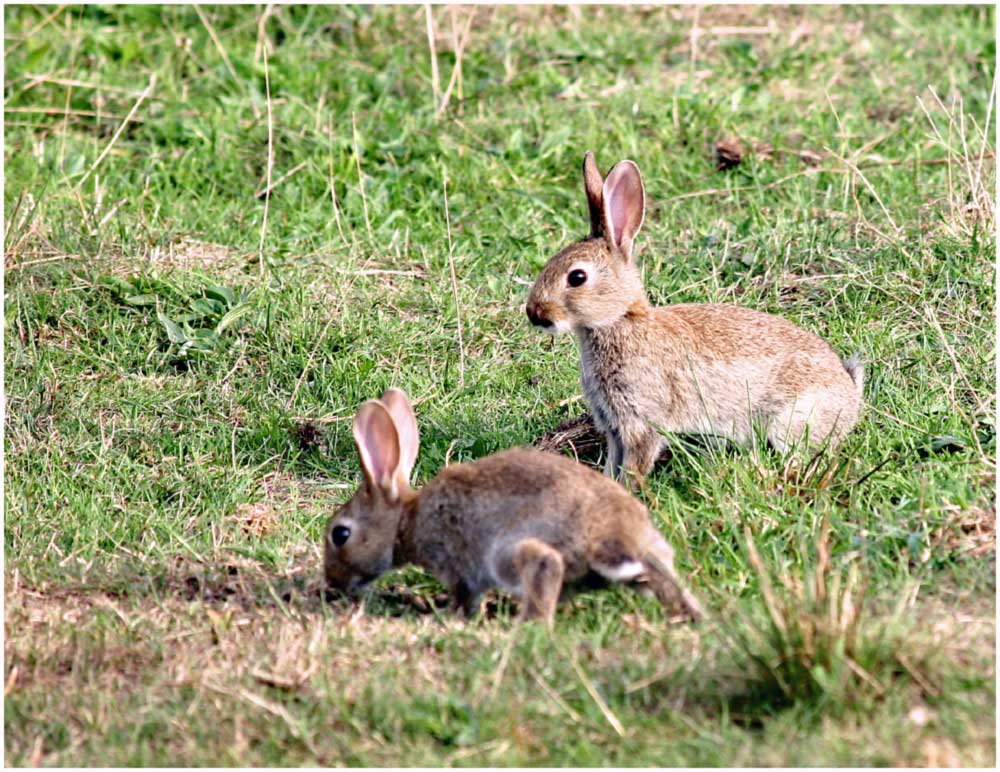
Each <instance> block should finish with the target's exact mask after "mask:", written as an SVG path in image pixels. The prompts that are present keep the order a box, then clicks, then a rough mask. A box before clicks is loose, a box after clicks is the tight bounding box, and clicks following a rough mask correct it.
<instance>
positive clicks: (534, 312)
mask: <svg viewBox="0 0 1000 772" xmlns="http://www.w3.org/2000/svg"><path fill="white" fill-rule="evenodd" d="M525 311H526V312H527V314H528V320H529V321H530V322H531V323H532V324H533V325H535V327H543V328H548V327H551V326H552V320H551V319H549V318H548V317H547V316H545V311H544V309H543V308H542V306H541V305H540V304H538V303H528V305H527V306H526V308H525Z"/></svg>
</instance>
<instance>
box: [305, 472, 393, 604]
mask: <svg viewBox="0 0 1000 772" xmlns="http://www.w3.org/2000/svg"><path fill="white" fill-rule="evenodd" d="M377 498H378V494H377V493H373V492H372V491H370V490H368V486H367V485H365V486H363V487H362V488H361V489H360V490H358V492H357V493H356V494H355V495H354V497H353V498H352V499H351V500H350V501H348V502H347V503H346V504H344V506H343V507H341V508H340V511H339V512H337V514H336V515H334V516H333V517H332V518H331V519H330V523H329V525H328V526H327V529H326V539H324V542H323V547H324V550H323V552H324V556H323V557H324V559H323V563H324V569H325V573H326V583H327V586H328V587H330V588H331V589H336V590H340V591H342V592H353V591H354V590H357V589H359V588H361V587H363V586H364V585H366V584H368V582H370V581H372V580H373V579H376V578H378V577H379V576H380V575H381V574H383V573H385V572H386V571H388V570H389V569H390V568H392V557H393V544H394V542H395V536H396V528H397V527H398V523H399V511H398V510H399V507H398V504H397V506H395V507H392V506H391V505H389V508H388V509H387V508H386V507H387V505H388V502H380V501H377V500H376V499H377ZM393 510H395V511H393Z"/></svg>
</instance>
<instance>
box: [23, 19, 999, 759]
mask: <svg viewBox="0 0 1000 772" xmlns="http://www.w3.org/2000/svg"><path fill="white" fill-rule="evenodd" d="M4 17H5V22H6V31H5V40H4V44H5V49H6V57H5V67H6V80H5V94H4V99H5V111H4V123H5V146H4V166H5V178H6V179H5V181H6V185H5V193H4V195H5V198H4V209H5V223H6V230H5V241H4V249H5V294H4V298H5V317H4V319H5V334H4V344H5V352H4V364H5V368H6V370H5V377H4V385H5V388H6V421H5V426H4V429H5V452H6V467H5V473H4V483H5V491H4V506H5V525H4V547H5V555H6V561H5V569H4V581H5V612H4V625H5V643H4V653H5V671H4V676H5V685H6V686H5V697H4V705H5V714H4V728H5V753H6V763H7V764H10V765H17V766H23V765H28V764H43V765H105V764H107V765H133V764H156V765H206V764H207V765H300V764H310V765H315V764H319V765H355V766H360V765H381V766H395V765H442V764H449V765H451V764H454V765H474V766H492V765H511V764H521V765H566V764H573V765H620V766H630V765H662V766H675V765H676V766H680V765H773V764H777V765H826V764H830V765H875V764H878V765H882V764H901V765H931V766H938V765H952V764H961V765H985V766H993V765H994V764H995V761H996V752H995V739H996V734H995V720H996V716H995V707H994V706H995V653H994V652H995V627H994V624H995V602H994V598H995V588H996V581H995V568H996V563H995V526H994V523H995V507H994V488H995V452H996V451H995V431H996V426H995V416H996V413H995V396H994V385H995V381H996V365H995V361H996V351H995V347H994V341H995V326H994V312H995V305H994V280H995V273H994V261H995V251H994V243H995V242H994V239H995V220H994V190H995V161H994V155H993V153H994V145H993V142H992V137H993V136H994V124H995V118H994V115H993V113H992V111H991V109H990V105H991V104H992V102H993V94H992V89H993V86H994V80H993V78H994V69H995V44H994V12H993V9H992V8H989V7H957V6H949V7H938V8H926V7H923V8H921V7H911V8H905V7H889V8H872V7H844V8H828V7H804V8H784V7H781V8H747V9H740V8H727V7H709V8H704V9H701V10H697V9H695V8H691V7H684V8H671V7H658V8H638V7H636V8H608V7H601V8H597V7H585V8H579V9H574V8H541V7H506V8H491V7H480V8H478V9H475V10H472V9H470V8H454V9H447V8H444V7H436V8H434V10H433V41H434V46H433V54H432V52H431V49H430V47H429V45H428V26H427V19H426V16H425V12H424V9H423V8H421V7H418V6H409V7H397V8H392V7H374V8H373V7H366V8H361V7H318V6H310V7H305V6H303V7H282V6H275V7H273V8H272V7H268V8H267V9H265V8H263V7H257V8H256V9H255V8H253V7H211V6H203V7H201V8H200V9H196V8H195V7H194V6H179V7H178V6H173V7H157V6H132V7H125V6H119V7H111V6H108V7H97V6H89V7H86V8H80V7H72V6H61V7H56V6H38V7H30V6H21V7H12V6H8V7H5V8H4ZM432 63H433V64H434V66H432ZM732 140H737V141H738V142H739V145H740V150H741V152H740V156H741V158H740V162H739V163H738V164H737V165H735V166H734V167H733V168H729V169H724V170H720V169H718V168H717V163H716V160H717V159H716V150H715V147H716V143H717V142H720V141H732ZM587 149H593V150H595V151H596V153H597V157H598V161H599V164H600V165H601V167H602V169H605V170H606V169H607V168H608V167H610V166H611V165H612V164H613V163H614V162H615V161H617V160H619V159H621V158H625V157H628V158H632V159H634V160H635V161H636V162H637V163H638V164H639V165H640V167H641V169H642V170H643V173H644V179H645V183H646V191H647V196H648V199H649V209H648V211H647V217H646V223H645V225H644V228H643V231H642V233H641V235H640V237H639V241H638V254H639V259H640V262H641V264H642V265H643V267H644V272H645V280H646V283H647V286H648V290H649V294H650V297H651V298H652V299H653V300H654V301H655V302H657V303H661V304H664V303H670V302H695V301H713V302H714V301H724V302H735V303H740V304H743V305H747V306H750V307H753V308H758V309H762V310H765V311H769V312H773V313H778V314H781V315H782V316H784V317H786V318H788V319H790V320H792V321H794V322H796V323H798V324H800V325H802V326H804V327H806V328H807V329H810V330H813V331H815V332H817V333H819V334H820V335H822V336H823V337H824V338H826V339H827V340H829V341H830V342H831V344H832V345H833V346H834V347H835V348H836V349H838V350H839V351H841V352H843V353H844V354H848V353H852V352H858V353H859V354H860V355H861V356H862V358H864V359H865V360H866V361H867V362H868V363H869V366H868V380H867V386H866V400H867V403H868V408H867V410H866V412H865V414H864V416H863V419H862V421H861V422H860V424H859V426H858V428H857V429H856V430H855V431H854V432H853V434H852V435H850V437H849V438H848V440H847V441H846V442H845V443H844V445H843V446H842V447H841V448H840V449H838V450H837V451H836V452H835V453H831V454H828V455H827V456H825V457H823V458H821V459H820V466H819V469H818V471H816V472H814V473H812V474H796V473H794V471H792V470H790V469H786V467H785V464H784V460H783V459H781V458H779V457H777V456H776V455H774V454H773V453H770V452H768V451H766V450H761V452H759V453H752V452H750V451H747V450H743V451H720V450H713V449H710V448H697V447H695V448H691V449H689V450H685V451H680V452H678V453H677V454H676V455H675V456H674V457H673V458H672V459H670V460H669V461H668V462H666V463H663V464H661V465H660V466H659V467H658V468H657V470H656V471H655V472H654V473H653V475H652V477H651V478H650V486H649V490H648V493H647V495H646V502H647V504H648V505H649V507H650V510H651V511H652V512H653V514H654V517H655V519H656V521H657V523H658V525H659V526H660V527H661V528H662V530H663V532H664V533H665V534H666V535H667V537H668V538H669V539H670V540H671V541H672V543H673V544H674V545H675V546H676V548H677V553H678V564H679V567H680V568H681V570H682V571H683V572H684V574H685V576H686V577H688V579H689V581H690V583H691V586H692V587H693V589H694V590H695V591H696V592H697V593H698V594H699V596H700V597H701V598H702V599H703V600H704V602H705V604H706V605H707V606H708V607H709V608H710V609H711V610H712V611H713V612H714V614H713V617H712V619H710V620H709V621H707V622H706V623H704V624H702V625H699V626H696V627H695V626H691V625H676V624H668V623H667V620H665V619H664V617H663V614H662V612H661V611H660V609H659V608H658V607H657V606H656V604H655V602H654V601H652V600H651V599H647V598H646V597H644V596H641V595H639V594H636V593H633V592H631V591H629V590H627V589H616V590H609V591H600V592H596V591H595V592H585V593H581V594H579V595H577V596H575V597H574V598H572V599H571V600H569V601H567V602H566V603H565V604H564V605H562V606H561V607H560V610H559V613H558V615H557V619H556V625H555V631H554V632H553V633H552V634H551V635H550V634H548V633H547V632H546V631H545V630H544V629H542V628H540V627H538V626H536V625H527V626H524V627H518V626H517V625H515V624H514V621H515V615H516V607H515V605H514V604H513V603H512V602H509V601H508V600H506V599H505V598H503V597H500V596H496V597H494V598H493V599H492V600H491V602H490V604H489V607H488V609H487V610H486V611H485V612H484V613H483V614H482V615H480V616H479V617H477V618H475V619H473V620H471V621H463V620H462V619H459V618H458V617H456V616H455V615H454V614H453V613H452V612H451V611H450V609H448V607H447V602H446V598H444V597H443V596H442V588H441V587H439V586H438V585H437V584H436V583H435V582H434V581H433V579H431V578H430V577H428V576H426V575H424V574H422V573H420V572H419V571H416V570H414V569H407V570H403V571H399V572H394V573H392V574H389V575H387V576H386V577H384V578H383V579H382V580H381V581H380V582H379V583H378V584H377V585H376V586H375V588H374V591H373V592H372V593H371V594H370V595H369V596H367V597H366V598H365V599H364V601H363V602H357V603H351V602H349V601H347V600H343V599H336V598H335V599H330V600H326V599H324V597H323V593H322V588H321V577H320V571H321V555H320V539H321V534H322V530H323V526H324V523H325V522H326V520H327V518H328V517H329V516H330V514H331V512H332V511H333V510H334V508H335V507H336V506H337V505H338V503H340V502H342V501H343V500H345V499H346V498H347V497H348V496H349V495H350V493H351V491H352V490H353V488H354V486H355V485H356V482H357V479H358V473H359V472H358V462H357V458H356V455H355V451H354V448H353V444H352V440H351V433H350V418H351V416H352V415H353V412H354V410H355V409H356V407H357V406H358V405H359V404H360V403H361V402H362V401H363V400H365V399H367V398H370V397H374V396H376V395H378V394H379V393H381V391H382V390H383V389H385V388H386V387H388V386H390V385H395V386H399V387H402V388H404V389H405V390H406V391H407V392H408V393H409V394H410V395H411V397H412V398H414V400H415V401H416V410H417V415H418V419H419V421H420V424H421V428H422V451H421V455H420V458H419V460H418V462H417V468H416V472H415V477H416V479H417V480H418V481H426V480H428V479H430V478H431V477H433V476H434V474H435V473H436V471H437V470H438V469H440V468H441V467H442V466H443V465H444V464H446V463H454V462H457V461H463V460H470V459H474V458H478V457H480V456H483V455H486V454H488V453H491V452H494V451H497V450H500V449H502V448H507V447H510V446H513V445H518V444H522V445H526V444H530V443H532V442H534V441H535V440H536V439H537V438H538V437H540V436H541V435H543V434H544V433H545V432H547V431H549V430H551V429H552V428H553V427H555V426H556V425H558V424H560V423H561V422H563V421H565V420H566V419H569V418H573V417H575V416H578V415H579V414H581V413H582V412H583V411H584V409H585V405H584V403H583V402H582V401H581V399H580V386H579V380H578V377H579V376H578V362H577V354H576V349H575V343H574V341H573V340H572V339H571V337H570V336H565V337H562V338H558V339H555V340H552V339H550V338H548V337H545V336H543V335H541V334H539V333H537V332H536V331H534V330H532V329H531V327H530V325H529V324H528V322H527V319H526V318H525V315H524V312H523V304H524V301H525V298H526V296H527V292H528V285H529V284H530V283H531V282H532V280H533V278H534V277H535V275H536V274H537V273H538V271H539V270H540V268H541V267H542V265H543V264H544V263H545V261H546V259H547V258H548V257H549V256H550V255H551V254H553V253H554V252H555V251H556V250H557V249H558V248H560V247H561V246H562V245H564V244H566V243H567V242H568V241H569V240H570V239H573V238H577V237H579V236H581V235H583V234H584V233H585V231H586V227H587V226H586V207H585V203H584V199H583V194H582V185H581V179H580V163H581V160H582V157H583V153H584V151H585V150H587ZM269 181H270V186H269ZM452 272H454V283H453V280H452V275H453V274H452ZM593 460H594V461H595V462H599V461H600V459H599V458H595V459H593ZM748 536H749V539H748Z"/></svg>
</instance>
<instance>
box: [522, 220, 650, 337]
mask: <svg viewBox="0 0 1000 772" xmlns="http://www.w3.org/2000/svg"><path fill="white" fill-rule="evenodd" d="M644 299H645V293H644V291H643V288H642V281H641V278H640V276H639V272H638V270H637V269H636V267H635V265H634V264H633V263H632V262H631V261H628V260H624V259H623V258H622V257H621V255H618V254H615V253H613V252H612V251H611V249H610V248H609V247H608V245H607V243H606V242H605V241H604V240H603V239H586V240H584V241H579V242H577V243H575V244H571V245H570V246H568V247H567V248H566V249H564V250H563V251H562V252H560V253H559V254H558V255H556V256H555V257H553V258H552V259H551V260H549V262H548V265H546V266H545V268H544V270H543V271H542V273H541V275H539V277H538V279H537V280H536V281H535V284H534V286H533V287H532V288H531V294H530V295H529V297H528V303H527V305H526V307H525V310H526V312H527V314H528V319H530V320H531V323H532V324H534V325H535V326H536V327H540V328H542V329H543V330H544V331H545V332H548V333H551V334H553V335H555V334H557V333H560V332H568V331H569V330H573V329H577V328H580V327H587V328H593V327H603V326H605V325H608V324H611V323H613V322H615V321H617V320H618V319H620V318H621V317H622V316H624V315H625V314H626V313H627V312H628V310H629V308H630V307H631V306H632V305H633V304H634V303H635V302H636V301H639V300H644Z"/></svg>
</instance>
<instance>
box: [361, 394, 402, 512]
mask: <svg viewBox="0 0 1000 772" xmlns="http://www.w3.org/2000/svg"><path fill="white" fill-rule="evenodd" d="M354 442H355V443H357V446H358V454H359V455H360V456H361V467H362V468H363V469H364V470H365V477H367V478H368V482H369V484H370V485H371V486H372V487H373V488H375V489H377V490H379V491H381V492H382V494H383V495H384V496H386V497H387V498H388V499H389V500H390V501H395V500H396V499H397V498H399V485H398V482H397V479H396V470H397V469H398V468H399V433H398V432H397V431H396V424H395V423H393V420H392V416H390V415H389V411H388V410H387V409H386V408H385V406H384V405H382V404H381V403H379V402H377V401H375V400H374V399H370V400H368V401H367V402H365V404H363V405H362V406H361V407H360V409H359V410H358V414H357V415H356V416H354Z"/></svg>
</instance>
